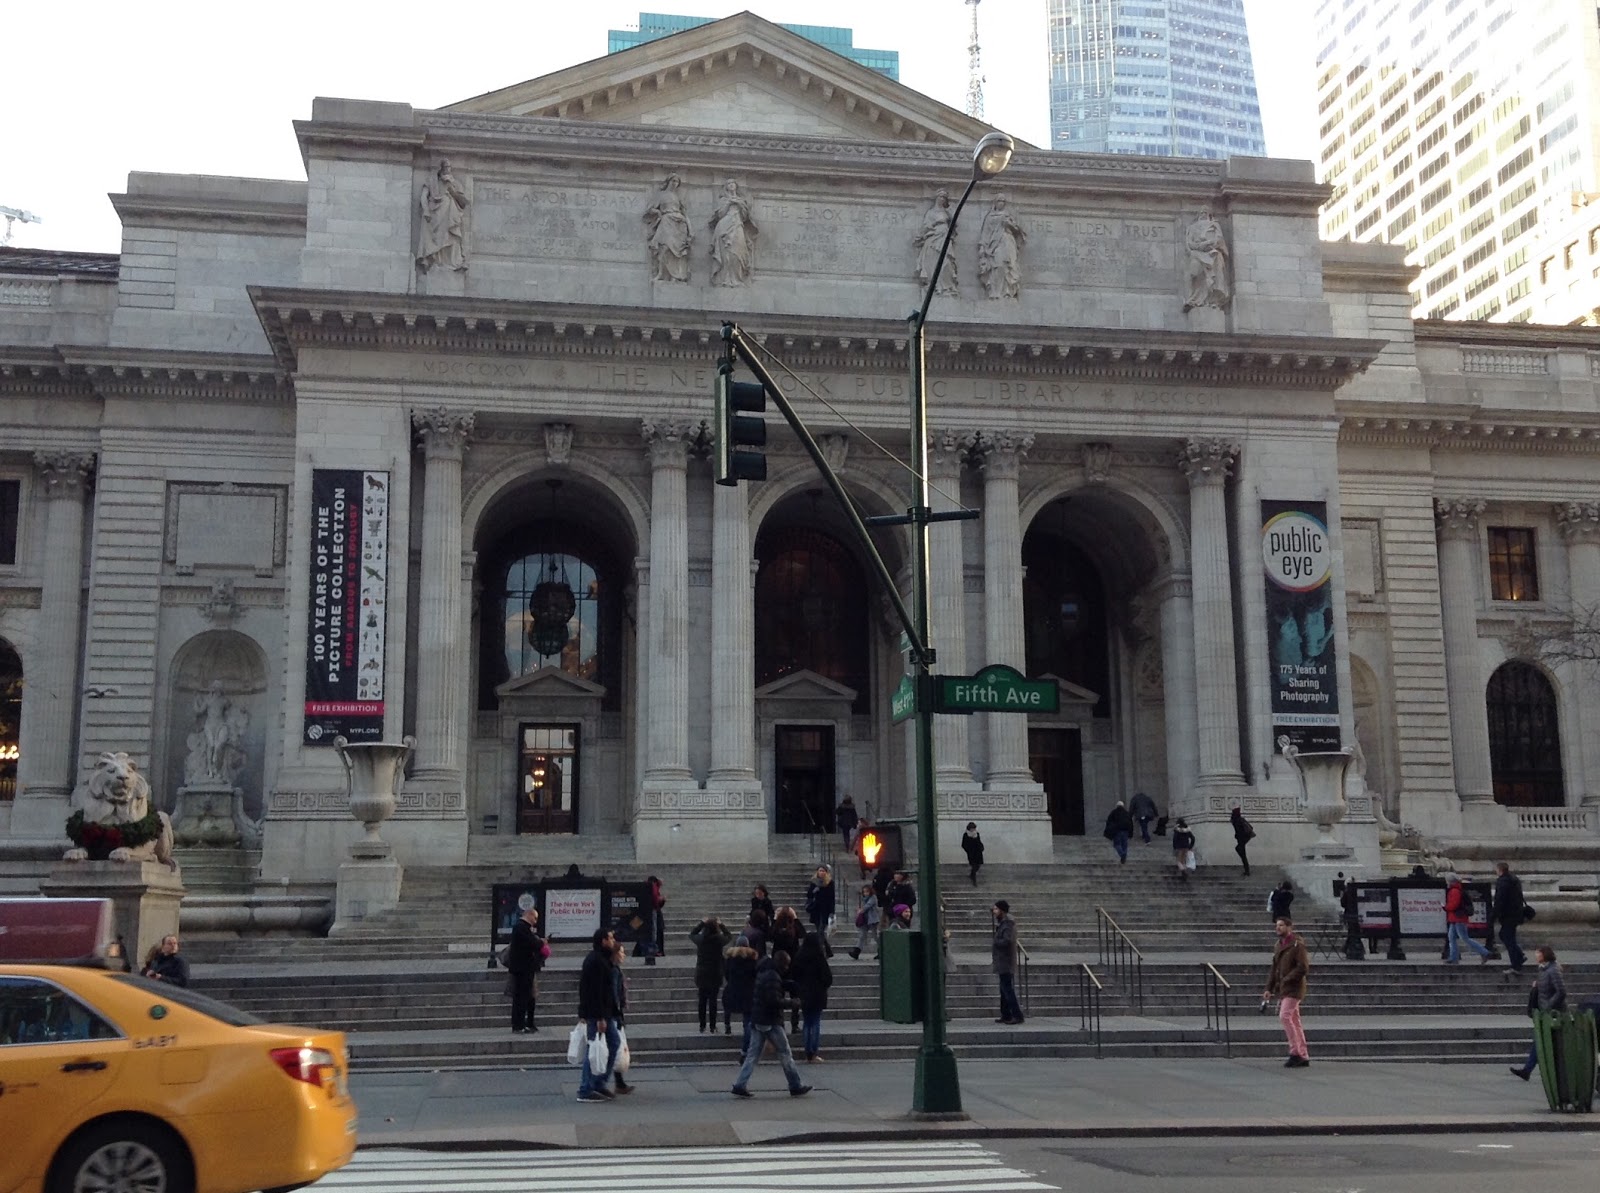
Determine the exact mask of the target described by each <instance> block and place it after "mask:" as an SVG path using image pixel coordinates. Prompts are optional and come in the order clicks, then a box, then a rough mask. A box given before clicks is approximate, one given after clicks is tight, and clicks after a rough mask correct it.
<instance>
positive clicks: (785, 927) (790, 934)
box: [771, 907, 806, 1035]
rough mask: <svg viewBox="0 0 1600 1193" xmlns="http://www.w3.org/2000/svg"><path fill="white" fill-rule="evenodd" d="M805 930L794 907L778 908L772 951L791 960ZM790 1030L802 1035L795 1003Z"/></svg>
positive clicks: (774, 922) (773, 923) (792, 1008)
mask: <svg viewBox="0 0 1600 1193" xmlns="http://www.w3.org/2000/svg"><path fill="white" fill-rule="evenodd" d="M805 934H806V933H805V929H804V928H803V927H801V926H800V917H799V915H797V914H796V913H795V910H794V908H792V907H780V908H778V918H777V919H776V920H774V921H773V922H772V942H771V943H772V951H773V952H774V953H778V952H782V953H786V954H788V956H789V957H790V959H791V963H792V959H793V957H794V955H795V954H796V953H798V952H799V951H800V941H801V940H802V939H803V938H804V937H805ZM789 1010H790V1016H789V1030H790V1032H791V1033H793V1034H795V1035H798V1034H799V1033H800V1006H799V1004H798V1003H795V1004H793V1005H791V1006H790V1008H789Z"/></svg>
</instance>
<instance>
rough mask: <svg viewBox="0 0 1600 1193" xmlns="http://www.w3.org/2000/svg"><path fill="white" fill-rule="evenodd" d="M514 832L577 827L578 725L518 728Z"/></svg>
mask: <svg viewBox="0 0 1600 1193" xmlns="http://www.w3.org/2000/svg"><path fill="white" fill-rule="evenodd" d="M518 738H519V740H520V747H521V748H520V749H519V750H518V753H517V832H519V833H574V832H577V831H578V726H576V725H523V726H522V727H521V728H520V729H519V730H518Z"/></svg>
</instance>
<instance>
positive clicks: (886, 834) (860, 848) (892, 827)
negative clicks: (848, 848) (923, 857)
mask: <svg viewBox="0 0 1600 1193" xmlns="http://www.w3.org/2000/svg"><path fill="white" fill-rule="evenodd" d="M856 860H857V861H859V862H860V863H861V864H862V865H863V866H865V867H866V868H867V869H868V870H900V869H903V868H904V867H905V851H904V850H903V849H902V848H901V846H900V826H899V825H898V824H867V825H862V826H861V828H860V830H858V831H857V833H856Z"/></svg>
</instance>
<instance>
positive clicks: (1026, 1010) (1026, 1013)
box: [1017, 940, 1033, 1019]
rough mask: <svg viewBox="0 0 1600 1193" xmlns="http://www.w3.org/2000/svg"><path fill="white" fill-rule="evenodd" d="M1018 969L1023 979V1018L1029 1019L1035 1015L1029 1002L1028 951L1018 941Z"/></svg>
mask: <svg viewBox="0 0 1600 1193" xmlns="http://www.w3.org/2000/svg"><path fill="white" fill-rule="evenodd" d="M1017 968H1018V969H1019V970H1020V971H1021V973H1020V975H1019V976H1020V977H1021V978H1022V1017H1023V1018H1024V1019H1027V1018H1030V1017H1031V1016H1032V1015H1033V1004H1032V1003H1030V1002H1029V1001H1028V950H1027V949H1025V948H1023V947H1022V942H1021V941H1020V940H1019V941H1017Z"/></svg>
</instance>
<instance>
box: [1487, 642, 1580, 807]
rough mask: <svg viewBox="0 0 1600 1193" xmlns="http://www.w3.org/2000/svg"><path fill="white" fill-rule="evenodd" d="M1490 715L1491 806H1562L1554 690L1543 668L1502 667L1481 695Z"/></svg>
mask: <svg viewBox="0 0 1600 1193" xmlns="http://www.w3.org/2000/svg"><path fill="white" fill-rule="evenodd" d="M1484 699H1485V703H1486V704H1487V706H1488V713H1489V766H1490V773H1491V776H1492V778H1493V781H1494V798H1495V802H1496V803H1500V804H1505V805H1507V806H1508V807H1521V808H1560V807H1564V806H1565V805H1566V783H1565V778H1564V775H1563V772H1562V766H1561V730H1560V725H1559V712H1558V707H1559V706H1558V701H1557V700H1556V689H1555V685H1554V684H1553V683H1552V682H1551V680H1550V676H1549V675H1548V674H1547V673H1546V672H1545V670H1544V669H1543V668H1542V667H1539V666H1537V665H1535V664H1533V663H1527V662H1523V661H1521V660H1516V659H1514V660H1512V661H1511V662H1508V663H1502V664H1501V665H1500V666H1498V667H1496V668H1495V671H1494V674H1493V675H1491V676H1490V677H1489V683H1488V687H1487V689H1486V691H1485V695H1484Z"/></svg>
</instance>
